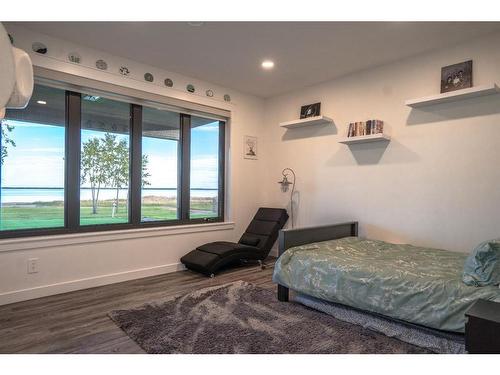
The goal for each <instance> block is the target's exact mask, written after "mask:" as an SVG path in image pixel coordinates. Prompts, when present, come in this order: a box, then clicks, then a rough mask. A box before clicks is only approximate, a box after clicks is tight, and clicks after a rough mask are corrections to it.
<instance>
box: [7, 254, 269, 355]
mask: <svg viewBox="0 0 500 375" xmlns="http://www.w3.org/2000/svg"><path fill="white" fill-rule="evenodd" d="M273 262H274V259H268V260H267V261H266V264H268V267H267V268H266V269H265V270H261V269H260V268H259V267H258V266H253V265H251V266H245V267H238V268H236V269H232V270H227V271H223V272H221V273H220V274H219V275H217V276H216V277H215V278H213V279H210V278H207V277H205V276H202V275H200V274H197V273H194V272H191V271H181V272H175V273H170V274H166V275H160V276H153V277H148V278H144V279H139V280H132V281H127V282H123V283H118V284H112V285H106V286H102V287H98V288H92V289H86V290H81V291H76V292H71V293H65V294H59V295H55V296H50V297H44V298H39V299H35V300H30V301H24V302H19V303H14V304H10V305H5V306H0V353H143V350H142V349H141V348H140V347H139V346H138V345H137V344H136V343H135V342H134V341H132V340H131V339H130V338H129V337H128V336H127V335H126V334H125V333H124V332H123V331H122V330H121V329H120V328H118V327H117V326H116V325H115V324H114V323H113V322H112V321H111V319H109V317H108V316H107V314H108V312H110V311H111V310H115V309H123V308H130V307H133V306H138V305H141V304H144V303H146V302H152V301H155V300H161V299H165V298H167V297H169V296H173V295H177V294H184V293H187V292H189V291H192V290H196V289H200V288H204V287H207V286H213V285H218V284H224V283H228V282H232V281H236V280H245V281H248V282H251V283H253V284H255V285H259V286H261V287H264V288H275V286H274V284H272V281H271V276H272V271H273V268H272V264H273Z"/></svg>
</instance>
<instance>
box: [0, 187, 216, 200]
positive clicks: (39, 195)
mask: <svg viewBox="0 0 500 375" xmlns="http://www.w3.org/2000/svg"><path fill="white" fill-rule="evenodd" d="M142 196H157V197H166V198H175V197H176V196H177V190H176V189H151V188H149V189H148V188H144V189H142ZM191 196H192V197H204V198H205V197H208V198H213V197H217V190H216V189H192V190H191ZM115 197H116V190H115V189H101V190H100V192H99V200H107V199H114V198H115ZM119 197H120V199H126V198H127V190H126V189H120V193H119ZM80 199H81V200H91V199H92V193H91V190H90V189H89V188H82V189H81V190H80ZM0 200H1V202H2V203H33V202H54V201H62V200H64V189H45V188H44V189H40V188H22V189H19V188H2V190H1V196H0Z"/></svg>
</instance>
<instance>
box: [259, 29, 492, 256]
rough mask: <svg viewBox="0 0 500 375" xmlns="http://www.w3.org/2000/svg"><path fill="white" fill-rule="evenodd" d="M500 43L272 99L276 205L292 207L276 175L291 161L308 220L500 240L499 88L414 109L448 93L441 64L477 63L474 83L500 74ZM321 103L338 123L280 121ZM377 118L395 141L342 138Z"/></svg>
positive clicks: (418, 235)
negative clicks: (288, 124) (418, 101)
mask: <svg viewBox="0 0 500 375" xmlns="http://www.w3.org/2000/svg"><path fill="white" fill-rule="evenodd" d="M499 45H500V34H495V35H490V36H488V37H483V38H481V39H478V40H474V41H471V42H469V43H467V44H464V45H459V46H455V47H451V48H449V49H446V50H440V51H435V52H433V53H429V54H425V55H421V56H417V57H414V58H410V59H406V60H403V61H398V62H396V63H392V64H389V65H385V66H381V67H377V68H374V69H370V70H366V71H363V72H359V73H356V74H353V75H350V76H347V77H343V78H341V79H336V80H333V81H330V82H326V83H322V84H319V85H315V86H312V87H308V88H305V89H302V90H298V91H296V92H292V93H289V94H286V95H282V96H279V97H275V98H273V99H270V100H268V101H267V102H266V110H265V113H266V116H265V117H266V120H265V122H266V136H265V137H264V151H265V154H264V159H265V160H267V163H266V166H267V167H266V172H267V174H266V177H265V183H264V184H263V187H264V191H265V192H266V193H267V195H266V199H265V202H266V203H267V204H269V205H285V204H286V203H287V198H288V195H286V194H283V193H281V192H280V190H279V188H278V187H279V186H278V184H277V183H276V181H278V180H279V177H280V173H281V170H282V168H284V167H292V168H294V169H295V171H296V173H297V178H298V179H297V190H298V191H299V194H298V196H297V197H296V199H297V200H300V202H298V210H297V211H298V215H297V216H298V217H297V225H298V226H309V225H317V224H326V223H335V222H341V221H345V220H358V221H359V223H360V234H361V235H362V236H366V237H370V238H376V239H382V240H388V241H394V242H402V243H413V244H421V245H428V246H433V247H439V248H446V249H450V250H457V251H464V252H468V251H470V250H471V247H472V246H474V245H475V244H477V243H478V242H480V241H483V240H486V239H490V238H498V237H500V188H499V185H500V168H499V162H500V147H499V141H500V95H495V96H489V97H482V98H476V99H470V100H467V101H459V102H455V103H450V104H442V105H438V106H433V107H428V108H422V109H419V110H412V109H411V108H409V107H406V106H405V105H404V101H405V100H406V99H411V98H416V97H422V96H428V95H433V94H437V93H439V90H440V70H441V67H442V66H445V65H450V64H454V63H457V62H461V61H465V60H468V59H473V61H474V62H473V70H474V85H481V84H487V83H492V82H500V49H499V48H498V46H499ZM359 58H363V57H362V56H360V57H359ZM332 64H335V61H332ZM316 101H320V102H321V105H322V114H324V115H326V116H329V117H331V118H333V119H334V121H335V126H325V127H312V128H309V129H305V128H302V129H295V130H288V131H285V130H284V129H282V128H280V127H279V126H278V123H279V122H282V121H287V120H292V119H294V118H298V115H299V109H300V106H301V105H303V104H308V103H314V102H316ZM371 118H377V119H381V120H383V121H384V122H385V124H386V127H387V128H388V130H389V132H390V134H391V136H392V141H391V142H390V143H389V144H388V145H387V146H384V145H382V144H376V143H373V144H364V145H355V146H352V147H351V148H349V147H348V146H346V145H343V144H339V143H338V140H339V138H341V137H345V135H346V130H347V126H348V124H349V122H354V121H365V120H368V119H371Z"/></svg>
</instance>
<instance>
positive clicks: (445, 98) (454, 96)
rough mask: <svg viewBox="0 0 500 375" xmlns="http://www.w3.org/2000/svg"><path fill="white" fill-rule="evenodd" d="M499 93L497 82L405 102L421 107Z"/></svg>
mask: <svg viewBox="0 0 500 375" xmlns="http://www.w3.org/2000/svg"><path fill="white" fill-rule="evenodd" d="M498 93H500V88H499V87H498V86H497V85H496V83H490V84H489V85H482V86H476V87H470V88H468V89H461V90H456V91H451V92H446V93H443V94H438V95H431V96H426V97H423V98H416V99H409V100H407V101H405V104H406V105H407V106H408V107H412V108H419V107H425V106H429V105H435V104H441V103H448V102H454V101H457V100H463V99H469V98H475V97H478V96H485V95H493V94H498Z"/></svg>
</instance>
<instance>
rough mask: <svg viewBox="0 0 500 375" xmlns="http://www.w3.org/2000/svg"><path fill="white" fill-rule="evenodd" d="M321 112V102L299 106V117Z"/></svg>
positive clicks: (317, 114)
mask: <svg viewBox="0 0 500 375" xmlns="http://www.w3.org/2000/svg"><path fill="white" fill-rule="evenodd" d="M320 114H321V103H313V104H307V105H303V106H302V107H300V118H308V117H315V116H319V115H320Z"/></svg>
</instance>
